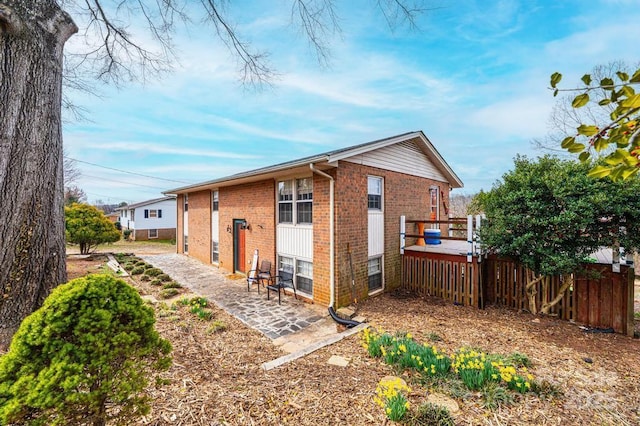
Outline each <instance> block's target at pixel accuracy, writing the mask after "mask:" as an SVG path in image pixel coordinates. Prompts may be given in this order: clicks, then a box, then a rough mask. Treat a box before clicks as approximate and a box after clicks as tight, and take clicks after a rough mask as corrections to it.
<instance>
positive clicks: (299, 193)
mask: <svg viewBox="0 0 640 426" xmlns="http://www.w3.org/2000/svg"><path fill="white" fill-rule="evenodd" d="M296 222H297V223H304V224H310V223H313V179H312V178H304V179H297V180H296Z"/></svg>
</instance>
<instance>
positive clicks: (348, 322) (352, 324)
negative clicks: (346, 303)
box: [329, 306, 360, 328]
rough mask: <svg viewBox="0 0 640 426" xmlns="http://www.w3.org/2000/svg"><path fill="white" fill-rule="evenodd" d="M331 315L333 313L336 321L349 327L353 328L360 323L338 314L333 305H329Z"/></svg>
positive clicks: (332, 316) (332, 315)
mask: <svg viewBox="0 0 640 426" xmlns="http://www.w3.org/2000/svg"><path fill="white" fill-rule="evenodd" d="M329 315H331V318H333V320H334V321H335V322H337V323H338V324H340V325H344V326H346V327H347V328H352V327H355V326H356V325H360V323H359V322H358V321H354V320H350V319H344V318H340V317H339V316H338V314H336V311H334V310H333V306H329Z"/></svg>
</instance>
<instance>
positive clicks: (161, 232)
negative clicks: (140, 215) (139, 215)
mask: <svg viewBox="0 0 640 426" xmlns="http://www.w3.org/2000/svg"><path fill="white" fill-rule="evenodd" d="M175 238H176V228H165V229H158V238H149V230H148V229H137V230H135V231H133V239H134V240H135V241H145V240H151V241H153V240H173V239H175Z"/></svg>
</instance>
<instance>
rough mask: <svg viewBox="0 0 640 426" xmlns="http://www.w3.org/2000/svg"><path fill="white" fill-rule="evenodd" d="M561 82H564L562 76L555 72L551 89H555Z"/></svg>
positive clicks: (552, 76)
mask: <svg viewBox="0 0 640 426" xmlns="http://www.w3.org/2000/svg"><path fill="white" fill-rule="evenodd" d="M560 80H562V74H560V73H559V72H554V73H553V74H551V87H553V88H555V87H556V86H557V85H558V83H560Z"/></svg>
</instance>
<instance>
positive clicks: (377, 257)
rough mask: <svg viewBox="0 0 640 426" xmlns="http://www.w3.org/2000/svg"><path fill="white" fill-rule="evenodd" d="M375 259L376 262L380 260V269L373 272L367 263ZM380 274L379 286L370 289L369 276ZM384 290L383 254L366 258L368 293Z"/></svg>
mask: <svg viewBox="0 0 640 426" xmlns="http://www.w3.org/2000/svg"><path fill="white" fill-rule="evenodd" d="M374 260H377V261H378V262H380V270H379V271H377V272H375V273H374V274H372V273H371V270H370V269H371V268H370V266H369V263H370V262H371V261H374ZM378 274H380V288H375V289H373V290H371V288H370V285H369V278H370V277H372V276H374V275H378ZM382 291H384V255H380V256H372V257H370V258H369V259H368V260H367V292H368V294H370V295H371V294H377V293H380V292H382Z"/></svg>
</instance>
